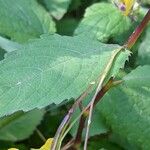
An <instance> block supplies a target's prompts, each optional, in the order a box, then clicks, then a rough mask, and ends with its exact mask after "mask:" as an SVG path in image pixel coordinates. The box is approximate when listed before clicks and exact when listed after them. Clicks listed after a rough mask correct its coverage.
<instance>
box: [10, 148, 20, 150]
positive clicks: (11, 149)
mask: <svg viewBox="0 0 150 150" xmlns="http://www.w3.org/2000/svg"><path fill="white" fill-rule="evenodd" d="M8 150H19V149H16V148H9V149H8Z"/></svg>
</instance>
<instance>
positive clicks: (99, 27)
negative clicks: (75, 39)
mask: <svg viewBox="0 0 150 150" xmlns="http://www.w3.org/2000/svg"><path fill="white" fill-rule="evenodd" d="M130 28H131V20H130V19H129V18H128V17H127V16H124V15H123V13H122V12H121V11H120V10H118V9H117V8H116V7H115V6H114V5H113V4H109V3H97V4H94V5H92V6H90V7H88V8H87V9H86V13H85V14H84V18H83V19H82V21H81V23H80V24H79V26H78V28H77V29H76V31H75V34H77V35H78V34H83V33H87V32H90V36H91V35H93V36H94V37H96V38H97V39H98V40H100V41H102V42H107V41H108V40H110V39H113V38H115V37H117V36H119V35H121V34H123V33H124V32H127V31H128V30H129V29H130Z"/></svg>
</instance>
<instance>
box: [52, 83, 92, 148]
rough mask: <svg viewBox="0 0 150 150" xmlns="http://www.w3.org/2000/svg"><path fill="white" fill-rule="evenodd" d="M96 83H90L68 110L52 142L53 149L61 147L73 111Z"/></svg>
mask: <svg viewBox="0 0 150 150" xmlns="http://www.w3.org/2000/svg"><path fill="white" fill-rule="evenodd" d="M93 85H94V83H91V84H90V85H89V87H88V88H87V89H86V91H84V92H83V93H82V94H81V95H80V96H79V98H78V99H77V100H76V102H75V103H74V104H73V106H72V107H71V108H70V110H69V111H68V113H67V115H66V116H65V117H64V119H63V121H62V122H61V124H60V126H59V127H58V129H57V132H56V134H55V137H54V142H53V144H52V148H51V150H56V149H58V147H60V145H61V142H60V141H62V140H63V139H61V138H62V137H63V134H64V132H65V131H66V128H67V127H68V125H69V122H70V119H71V117H72V114H73V112H74V111H75V109H76V108H77V106H78V105H79V104H80V102H81V101H82V100H83V99H84V98H85V97H87V95H88V94H89V93H90V91H91V90H92V88H93Z"/></svg>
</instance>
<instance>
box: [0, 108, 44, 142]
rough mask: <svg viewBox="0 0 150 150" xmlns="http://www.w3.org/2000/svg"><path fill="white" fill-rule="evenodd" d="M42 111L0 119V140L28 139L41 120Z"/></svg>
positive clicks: (21, 113)
mask: <svg viewBox="0 0 150 150" xmlns="http://www.w3.org/2000/svg"><path fill="white" fill-rule="evenodd" d="M43 114H44V111H41V110H33V111H30V112H28V113H23V112H17V113H15V114H13V115H11V116H8V117H4V118H1V119H0V140H6V141H18V140H23V139H25V138H28V137H29V136H30V135H31V134H32V133H33V131H34V130H35V129H36V126H37V125H38V124H39V123H40V121H41V120H42V117H43Z"/></svg>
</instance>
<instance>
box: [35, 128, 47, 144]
mask: <svg viewBox="0 0 150 150" xmlns="http://www.w3.org/2000/svg"><path fill="white" fill-rule="evenodd" d="M35 131H36V132H37V134H38V135H39V137H40V139H41V140H42V141H43V142H44V143H45V142H46V138H45V137H44V135H43V134H42V133H41V131H40V130H39V129H38V128H36V130H35Z"/></svg>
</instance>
